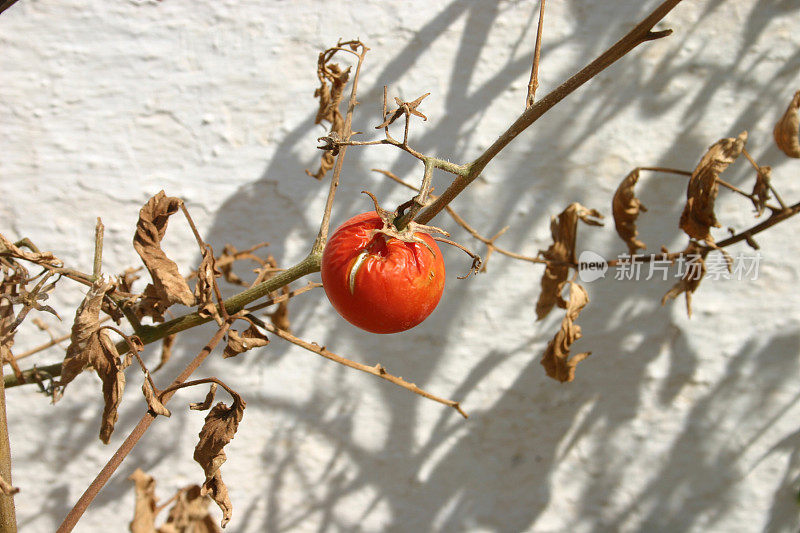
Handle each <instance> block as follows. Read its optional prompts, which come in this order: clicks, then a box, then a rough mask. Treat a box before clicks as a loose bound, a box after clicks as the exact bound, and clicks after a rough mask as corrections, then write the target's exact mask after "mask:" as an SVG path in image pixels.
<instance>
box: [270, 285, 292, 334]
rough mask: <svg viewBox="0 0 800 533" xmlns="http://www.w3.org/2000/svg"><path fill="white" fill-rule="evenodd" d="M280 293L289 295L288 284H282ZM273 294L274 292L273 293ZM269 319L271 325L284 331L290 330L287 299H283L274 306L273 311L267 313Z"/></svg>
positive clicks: (288, 331)
mask: <svg viewBox="0 0 800 533" xmlns="http://www.w3.org/2000/svg"><path fill="white" fill-rule="evenodd" d="M280 293H281V295H283V296H287V295H289V293H290V291H289V286H288V285H284V286H283V287H282V288H281V290H280ZM273 294H275V293H273ZM269 320H270V322H272V325H273V326H275V327H276V328H278V329H280V330H283V331H286V332H287V333H291V332H292V324H291V322H290V321H289V300H288V298H287V299H286V300H283V301H282V302H281V303H279V304H278V306H277V307H276V308H275V311H273V312H271V313H269Z"/></svg>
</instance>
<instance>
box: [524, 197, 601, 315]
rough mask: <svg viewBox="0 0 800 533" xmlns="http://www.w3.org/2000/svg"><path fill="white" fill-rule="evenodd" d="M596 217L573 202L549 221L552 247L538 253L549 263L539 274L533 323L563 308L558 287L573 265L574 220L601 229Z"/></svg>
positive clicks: (593, 212) (598, 215)
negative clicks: (555, 308) (555, 309)
mask: <svg viewBox="0 0 800 533" xmlns="http://www.w3.org/2000/svg"><path fill="white" fill-rule="evenodd" d="M599 218H603V215H601V214H600V213H599V212H598V211H597V210H595V209H589V208H586V207H584V206H582V205H581V204H579V203H577V202H576V203H573V204H571V205H570V206H569V207H567V208H566V209H565V210H564V211H562V212H561V214H560V215H558V217H552V218H551V219H550V233H551V235H552V236H553V244H551V245H550V248H548V249H547V250H546V251H544V252H542V251H541V250H540V251H539V253H540V254H541V256H542V257H543V258H545V259H547V260H548V261H551V262H550V263H548V264H547V267H546V268H545V270H544V273H543V274H542V280H541V285H542V292H541V293H540V294H539V299H538V301H537V302H536V318H537V320H541V319H543V318H544V317H546V316H547V314H548V313H549V312H550V311H551V310H552V309H553V307H554V306H555V305H558V306H559V307H566V302H565V301H564V300H563V299H562V298H561V288H562V287H561V286H562V284H563V283H564V282H565V281H566V280H567V276H569V269H570V266H571V265H574V264H575V238H576V235H577V232H578V220H582V221H583V222H585V223H586V224H589V225H590V226H602V225H603V223H602V222H600V221H598V220H595V219H599Z"/></svg>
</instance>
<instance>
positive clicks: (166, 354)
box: [153, 333, 177, 372]
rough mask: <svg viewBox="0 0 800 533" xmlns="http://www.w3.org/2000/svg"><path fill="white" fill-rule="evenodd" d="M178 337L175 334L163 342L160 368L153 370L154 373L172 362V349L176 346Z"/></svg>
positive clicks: (165, 338)
mask: <svg viewBox="0 0 800 533" xmlns="http://www.w3.org/2000/svg"><path fill="white" fill-rule="evenodd" d="M176 337H177V335H176V334H175V333H173V334H172V335H167V336H166V337H164V338H163V339H162V340H161V360H160V361H159V362H158V366H156V367H155V368H154V369H153V372H158V371H159V370H161V368H162V367H163V366H164V365H165V364H167V361H169V360H170V358H171V357H172V347H173V346H174V345H175V338H176Z"/></svg>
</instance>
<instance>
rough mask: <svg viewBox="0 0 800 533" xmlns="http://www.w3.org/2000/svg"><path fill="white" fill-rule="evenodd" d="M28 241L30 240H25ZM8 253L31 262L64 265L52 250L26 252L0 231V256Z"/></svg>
mask: <svg viewBox="0 0 800 533" xmlns="http://www.w3.org/2000/svg"><path fill="white" fill-rule="evenodd" d="M27 242H30V241H27ZM2 255H9V256H11V257H16V258H17V259H24V260H26V261H30V262H31V263H37V264H40V263H46V264H48V265H52V266H55V267H61V266H64V262H63V261H61V260H60V259H58V258H57V257H55V256H53V253H52V252H28V251H25V250H23V249H22V248H20V247H19V246H17V245H16V244H14V243H13V242H11V241H10V240H8V239H7V238H6V237H4V236H3V234H2V233H0V256H2Z"/></svg>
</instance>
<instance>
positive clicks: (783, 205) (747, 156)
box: [742, 148, 788, 211]
mask: <svg viewBox="0 0 800 533" xmlns="http://www.w3.org/2000/svg"><path fill="white" fill-rule="evenodd" d="M742 153H743V154H744V156H745V157H746V158H747V160H748V161H750V164H751V165H753V168H755V169H756V172H758V173H759V174H761V167H760V166H758V163H756V160H755V159H753V156H751V155H750V152H748V151H747V149H745V148H742ZM769 190H770V192H771V193H772V195H773V196H774V197H775V199H776V200H777V201H778V203H779V204H780V206H781V209H782V210H786V209H788V208H787V207H786V204H785V203H783V199H782V198H781V195H780V194H778V191H776V190H775V188H774V187H773V186H772V183H770V184H769ZM751 196H752V195H751ZM765 205H766V204H765ZM767 207H769V208H770V209H771V210H773V211H775V210H776V209H775V208H774V207H770V206H768V205H767Z"/></svg>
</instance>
